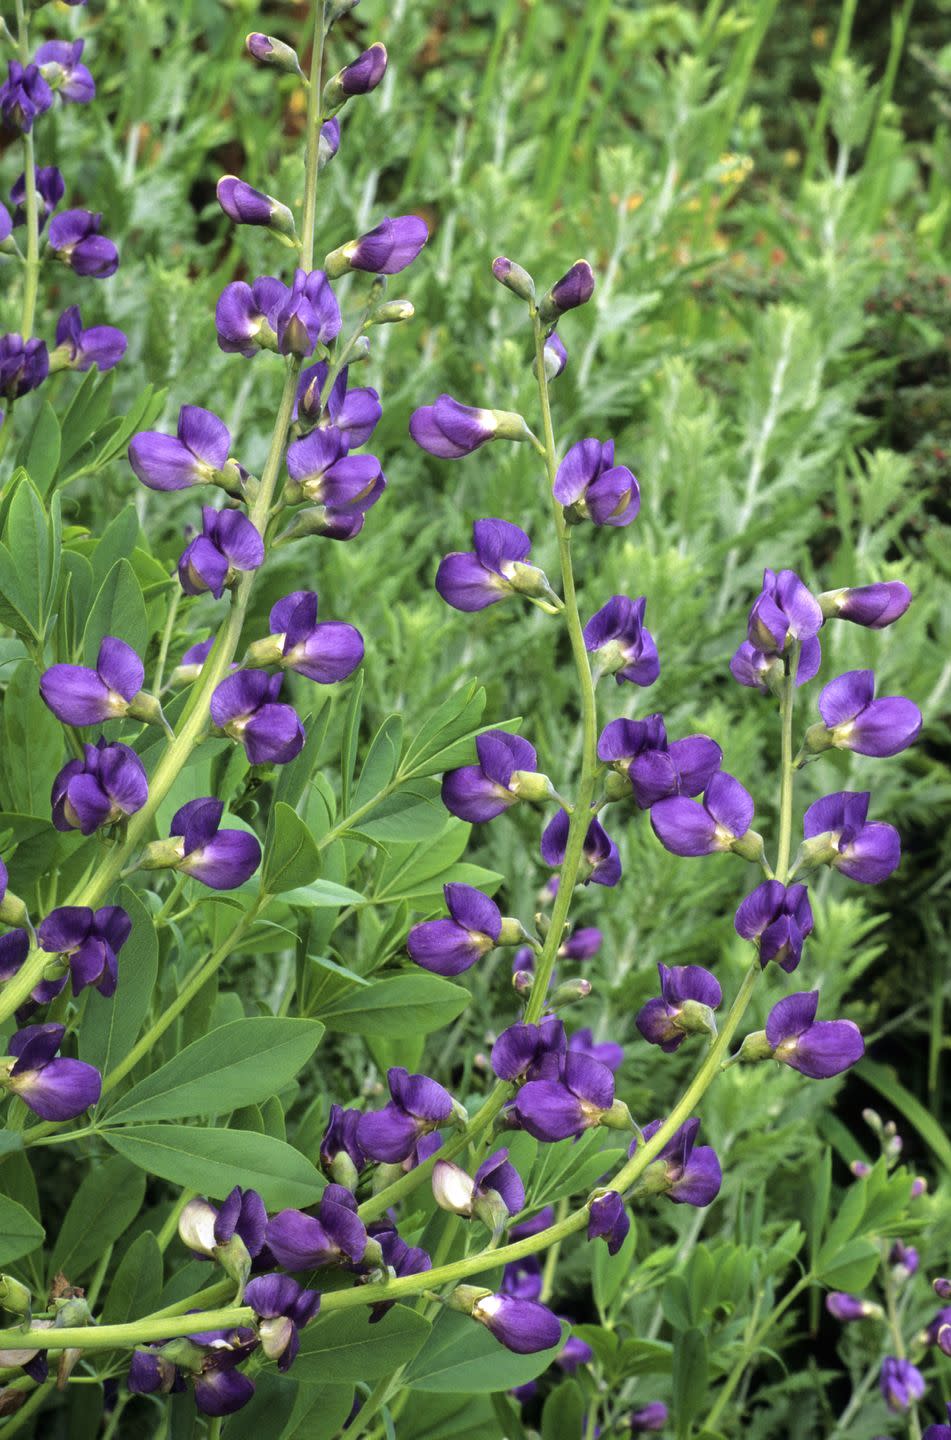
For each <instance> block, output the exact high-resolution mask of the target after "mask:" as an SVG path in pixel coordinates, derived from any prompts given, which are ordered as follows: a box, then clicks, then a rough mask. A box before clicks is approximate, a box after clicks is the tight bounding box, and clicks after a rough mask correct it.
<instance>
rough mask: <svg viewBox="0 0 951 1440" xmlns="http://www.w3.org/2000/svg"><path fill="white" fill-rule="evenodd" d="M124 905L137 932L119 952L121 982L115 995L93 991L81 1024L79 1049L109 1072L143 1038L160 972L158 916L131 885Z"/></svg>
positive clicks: (123, 897)
mask: <svg viewBox="0 0 951 1440" xmlns="http://www.w3.org/2000/svg"><path fill="white" fill-rule="evenodd" d="M118 902H119V904H120V905H121V906H122V907H123V908H124V909H125V911H126V913H127V914H128V916H129V919H130V920H131V921H132V933H131V934H130V936H129V938H128V940H127V941H126V942H125V944H124V945H123V947H122V949H121V951H120V952H119V984H118V987H117V989H116V993H115V995H112V996H109V997H108V998H107V997H106V996H105V995H100V994H99V992H98V991H97V990H88V991H87V992H86V994H87V1002H86V1013H85V1015H84V1016H83V1023H82V1025H80V1027H79V1053H80V1056H81V1057H82V1059H83V1060H86V1061H88V1062H89V1064H90V1065H95V1067H96V1069H97V1070H101V1071H102V1073H103V1075H108V1074H109V1072H110V1070H114V1069H115V1067H116V1066H117V1065H118V1064H119V1062H120V1060H124V1059H125V1057H126V1055H128V1053H129V1051H130V1050H131V1049H132V1046H133V1045H134V1044H135V1042H136V1040H137V1039H138V1038H139V1031H140V1030H141V1029H142V1026H143V1024H144V1023H145V1019H146V1016H147V1015H148V1013H149V1006H150V1004H151V1002H152V991H153V990H154V988H155V981H156V978H157V976H158V935H157V934H156V931H155V926H154V925H153V923H152V917H151V916H150V915H149V912H148V911H147V910H146V908H145V906H144V905H143V904H142V901H141V900H140V899H139V897H138V895H136V894H135V892H134V891H133V890H130V889H129V887H128V886H123V887H122V889H121V890H120V891H119V896H118Z"/></svg>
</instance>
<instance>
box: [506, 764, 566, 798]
mask: <svg viewBox="0 0 951 1440" xmlns="http://www.w3.org/2000/svg"><path fill="white" fill-rule="evenodd" d="M508 788H509V789H510V790H511V791H512V794H513V795H517V796H518V798H519V799H520V800H533V801H535V802H536V803H538V804H541V803H543V802H544V801H546V800H554V799H555V791H554V787H553V786H552V783H551V781H550V780H549V778H548V776H547V775H543V774H542V773H541V772H540V771H539V770H513V772H512V775H511V778H510V780H509V784H508Z"/></svg>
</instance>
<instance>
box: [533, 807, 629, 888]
mask: <svg viewBox="0 0 951 1440" xmlns="http://www.w3.org/2000/svg"><path fill="white" fill-rule="evenodd" d="M570 825H571V820H570V818H569V816H568V812H567V811H566V810H559V811H558V814H557V815H556V816H555V817H554V819H553V820H550V821H549V822H548V824H547V825H546V826H545V829H544V830H543V831H542V840H541V855H542V859H543V860H544V862H545V864H546V865H551V866H552V868H556V867H557V866H559V865H563V864H564V860H565V854H566V851H567V847H568V830H569V828H570ZM582 856H583V862H584V863H583V865H582V867H581V872H580V874H581V883H582V884H583V885H591V884H593V885H608V886H611V885H616V884H617V883H618V881H619V880H620V878H621V857H620V856H619V854H618V848H617V846H616V845H615V843H614V841H613V840H612V839H611V837H610V835H608V833H607V831H606V830H605V829H604V826H603V825H602V824H601V822H600V821H599V820H592V821H590V823H589V825H588V829H587V831H586V832H585V837H584V843H583V847H582Z"/></svg>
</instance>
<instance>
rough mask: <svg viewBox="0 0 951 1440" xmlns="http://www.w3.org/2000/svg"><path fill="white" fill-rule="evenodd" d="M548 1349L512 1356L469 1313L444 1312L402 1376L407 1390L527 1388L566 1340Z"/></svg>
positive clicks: (448, 1391) (481, 1392) (480, 1391)
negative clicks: (521, 1386)
mask: <svg viewBox="0 0 951 1440" xmlns="http://www.w3.org/2000/svg"><path fill="white" fill-rule="evenodd" d="M567 1333H568V1332H567V1327H565V1328H564V1329H563V1330H562V1337H561V1339H560V1340H559V1342H558V1344H557V1345H555V1346H553V1347H552V1349H551V1350H542V1351H539V1353H538V1354H537V1355H515V1354H513V1353H512V1351H511V1350H506V1349H505V1347H504V1346H502V1345H500V1344H499V1342H498V1340H496V1339H495V1337H494V1336H492V1335H490V1334H489V1332H488V1330H486V1329H485V1327H484V1326H482V1325H480V1324H479V1322H478V1321H477V1320H472V1319H470V1317H469V1316H468V1315H459V1314H457V1313H455V1312H453V1311H451V1310H444V1311H443V1312H442V1314H441V1315H439V1316H438V1317H437V1319H436V1321H435V1323H434V1325H433V1329H432V1334H431V1335H430V1337H429V1339H428V1340H427V1341H426V1344H425V1345H424V1346H423V1348H422V1350H421V1351H420V1352H419V1354H418V1355H417V1356H416V1359H415V1360H414V1361H413V1363H412V1365H410V1367H409V1369H408V1370H407V1372H406V1374H405V1375H404V1377H403V1383H404V1384H405V1385H406V1386H407V1387H408V1388H409V1389H410V1390H425V1391H433V1392H435V1393H437V1394H440V1395H446V1394H459V1393H467V1394H477V1395H488V1394H491V1393H492V1392H493V1391H494V1390H511V1389H512V1388H513V1387H514V1386H516V1385H526V1384H527V1383H528V1381H529V1380H534V1379H536V1378H537V1376H539V1375H541V1373H542V1371H543V1370H547V1369H548V1367H549V1365H550V1364H551V1363H552V1361H553V1360H554V1358H555V1356H556V1355H557V1354H558V1352H559V1350H560V1349H561V1347H562V1345H563V1344H564V1341H565V1338H566V1336H567Z"/></svg>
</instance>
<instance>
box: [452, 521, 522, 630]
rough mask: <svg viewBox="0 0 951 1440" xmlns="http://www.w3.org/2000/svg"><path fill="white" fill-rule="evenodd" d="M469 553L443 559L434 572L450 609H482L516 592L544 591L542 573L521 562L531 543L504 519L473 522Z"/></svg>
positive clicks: (457, 551) (455, 554) (457, 553)
mask: <svg viewBox="0 0 951 1440" xmlns="http://www.w3.org/2000/svg"><path fill="white" fill-rule="evenodd" d="M472 541H473V546H474V549H473V550H471V551H470V550H454V551H452V552H451V553H450V554H449V555H445V556H443V558H442V560H440V562H439V569H438V570H437V571H436V589H437V590H438V592H439V594H440V595H441V596H442V598H443V599H444V600H445V602H446V604H447V605H451V606H452V607H453V609H454V610H463V611H476V610H484V609H485V608H486V606H488V605H496V604H497V603H498V602H499V601H500V600H507V599H508V597H509V596H510V595H514V594H517V593H522V594H527V595H539V594H544V593H545V592H547V591H548V582H547V580H546V579H545V576H544V573H543V572H542V571H541V570H539V569H538V567H537V566H535V565H527V564H525V561H526V560H527V558H528V556H529V555H530V553H531V549H532V542H531V540H529V538H528V536H527V535H526V534H525V531H524V530H520V529H519V527H518V526H517V525H512V524H510V522H509V521H508V520H476V522H475V524H474V525H473V527H472Z"/></svg>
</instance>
